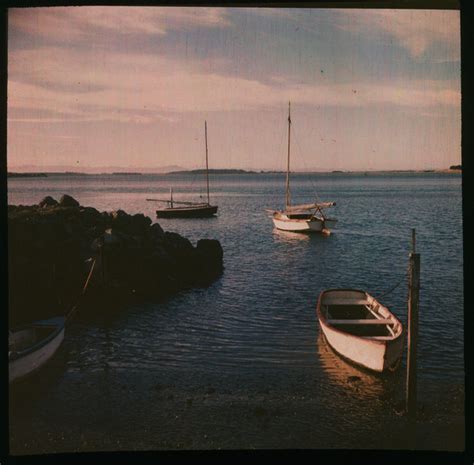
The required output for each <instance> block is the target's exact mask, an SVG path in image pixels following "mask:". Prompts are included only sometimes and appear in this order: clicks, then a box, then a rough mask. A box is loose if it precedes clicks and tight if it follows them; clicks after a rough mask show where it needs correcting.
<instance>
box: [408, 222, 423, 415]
mask: <svg viewBox="0 0 474 465" xmlns="http://www.w3.org/2000/svg"><path fill="white" fill-rule="evenodd" d="M415 242H416V237H415V230H414V229H412V252H411V253H410V266H409V281H408V344H407V380H406V410H407V413H408V415H409V417H410V418H411V419H415V418H416V376H417V364H416V352H417V344H418V301H419V291H420V255H419V254H417V253H416V252H415Z"/></svg>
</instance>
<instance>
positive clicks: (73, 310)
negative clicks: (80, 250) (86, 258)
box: [66, 258, 96, 321]
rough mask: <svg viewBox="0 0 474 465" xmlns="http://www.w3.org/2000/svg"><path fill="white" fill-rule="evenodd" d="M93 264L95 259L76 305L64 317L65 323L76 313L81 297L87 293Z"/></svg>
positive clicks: (93, 263) (93, 267)
mask: <svg viewBox="0 0 474 465" xmlns="http://www.w3.org/2000/svg"><path fill="white" fill-rule="evenodd" d="M95 262H96V259H95V258H94V260H93V261H92V265H91V269H90V270H89V273H88V275H87V278H86V280H85V282H84V286H83V287H82V291H81V293H80V294H79V297H78V299H77V301H76V303H75V304H74V305H73V306H72V308H71V310H69V313H68V314H67V315H66V321H67V320H70V319H71V318H72V316H73V315H74V314H75V313H76V311H77V308H78V305H79V303H80V302H81V299H82V297H83V296H84V295H85V293H86V291H87V288H88V287H89V282H90V280H91V278H92V275H93V273H94V269H95Z"/></svg>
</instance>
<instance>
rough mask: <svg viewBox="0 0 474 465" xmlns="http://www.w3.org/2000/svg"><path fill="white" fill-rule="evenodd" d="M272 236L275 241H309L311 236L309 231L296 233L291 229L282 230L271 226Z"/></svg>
mask: <svg viewBox="0 0 474 465" xmlns="http://www.w3.org/2000/svg"><path fill="white" fill-rule="evenodd" d="M273 236H274V238H275V241H277V242H289V243H291V242H297V241H309V240H310V238H311V237H312V236H311V235H310V234H309V233H296V232H291V231H282V230H281V229H277V228H273Z"/></svg>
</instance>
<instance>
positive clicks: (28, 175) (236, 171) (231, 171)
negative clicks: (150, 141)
mask: <svg viewBox="0 0 474 465" xmlns="http://www.w3.org/2000/svg"><path fill="white" fill-rule="evenodd" d="M205 172H206V171H205V170H203V169H196V170H182V171H169V172H166V173H163V172H156V173H142V172H116V171H114V172H110V173H107V172H104V173H83V172H74V171H57V172H49V171H46V172H8V173H7V177H8V178H46V177H55V176H146V175H160V176H161V175H165V176H166V175H193V174H205ZM209 173H210V174H238V175H247V174H285V173H286V171H276V170H268V171H266V170H261V171H249V170H242V169H212V170H209ZM291 173H292V174H297V175H301V174H325V175H332V174H336V175H341V174H344V175H347V174H349V175H351V174H362V175H383V174H423V173H436V174H440V173H442V174H459V173H462V169H450V168H446V169H430V170H376V171H343V170H333V171H292V172H291Z"/></svg>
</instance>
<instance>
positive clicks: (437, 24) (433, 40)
mask: <svg viewBox="0 0 474 465" xmlns="http://www.w3.org/2000/svg"><path fill="white" fill-rule="evenodd" d="M334 15H335V18H336V25H337V27H339V28H340V29H344V30H346V31H350V32H351V33H353V34H360V33H371V34H372V35H374V34H376V33H380V32H383V33H385V34H387V35H388V36H389V37H391V38H393V39H395V40H396V41H397V42H398V43H399V44H400V45H401V46H402V47H404V48H405V49H406V50H407V51H408V52H409V53H410V55H411V56H412V57H413V58H419V57H421V56H422V55H423V54H424V53H425V52H427V51H428V50H430V49H432V53H433V54H434V56H435V57H436V55H437V54H443V55H444V56H445V57H447V58H445V59H446V60H455V59H459V57H460V16H459V11H443V10H385V9H380V10H346V9H340V10H335V11H334ZM436 47H437V49H436ZM435 59H437V60H439V59H440V58H438V57H437V58H435Z"/></svg>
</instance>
